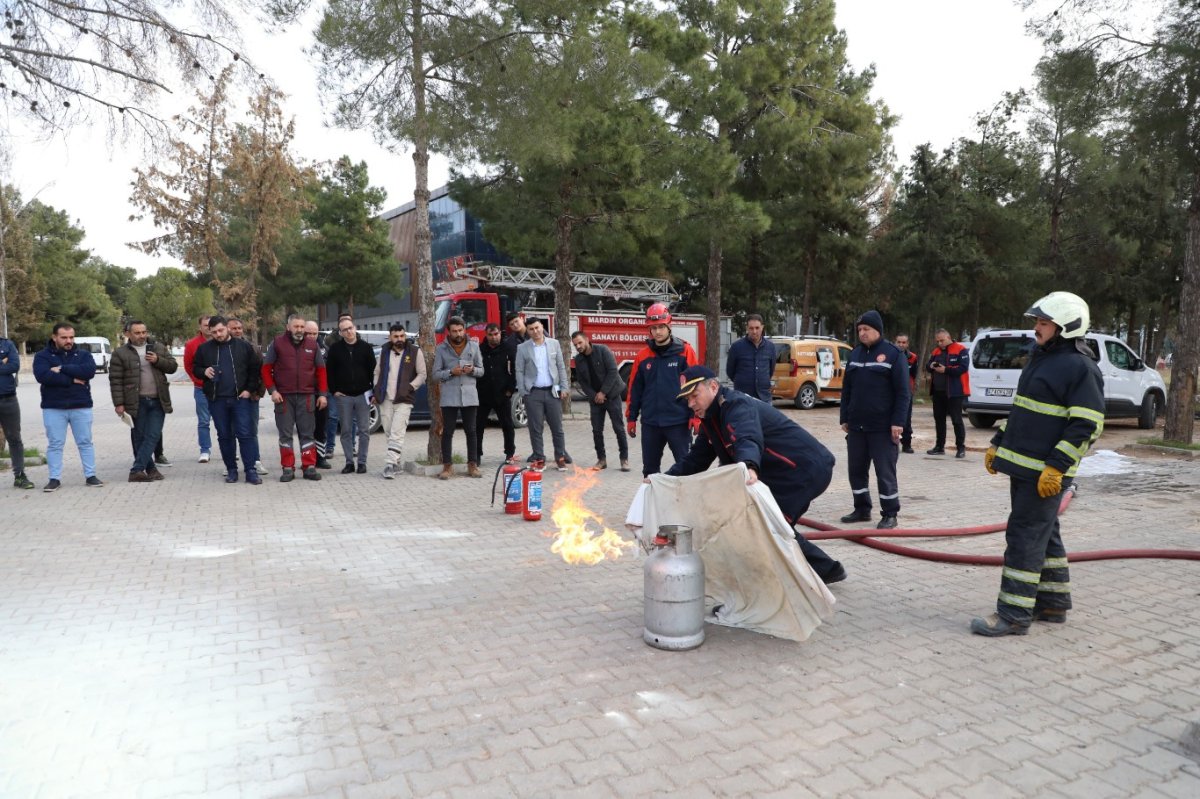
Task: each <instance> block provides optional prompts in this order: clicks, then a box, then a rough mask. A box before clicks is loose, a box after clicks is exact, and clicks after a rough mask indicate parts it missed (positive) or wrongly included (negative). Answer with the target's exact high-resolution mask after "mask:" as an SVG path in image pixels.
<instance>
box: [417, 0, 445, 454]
mask: <svg viewBox="0 0 1200 799" xmlns="http://www.w3.org/2000/svg"><path fill="white" fill-rule="evenodd" d="M424 13H425V12H424V7H423V4H422V2H421V0H413V4H412V83H413V118H414V120H415V124H414V129H415V130H414V134H413V166H414V167H415V179H416V187H415V188H414V190H413V201H414V202H415V203H416V206H417V207H416V211H417V229H416V233H415V239H416V247H417V263H416V267H417V313H418V314H419V316H418V318H419V319H420V323H419V329H420V333H419V336H420V344H421V352H422V353H423V354H424V355H425V369H426V374H428V375H430V378H429V380H428V381H427V382H426V385H427V386H428V395H427V396H428V397H429V416H430V421H429V438H428V440H427V442H426V445H425V456H426V459H427V460H428V461H429V462H430V463H440V462H441V459H442V407H441V396H442V392H441V386H439V385H438V383H437V381H436V380H434V379H433V377H432V375H433V350H434V347H435V346H436V344H437V342H436V341H435V339H434V330H433V322H434V312H435V309H434V307H433V251H432V249H431V244H432V242H433V234H432V233H431V232H430V230H429V119H428V117H427V116H426V110H425V52H424V47H425V32H424V25H425V18H424Z"/></svg>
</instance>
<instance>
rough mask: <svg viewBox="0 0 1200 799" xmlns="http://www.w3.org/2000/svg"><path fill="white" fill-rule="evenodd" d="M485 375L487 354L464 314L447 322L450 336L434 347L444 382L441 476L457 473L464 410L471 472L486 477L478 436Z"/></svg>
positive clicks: (438, 375)
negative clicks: (457, 440)
mask: <svg viewBox="0 0 1200 799" xmlns="http://www.w3.org/2000/svg"><path fill="white" fill-rule="evenodd" d="M481 377H483V355H482V354H481V353H480V351H479V342H477V341H475V340H474V339H473V338H471V337H470V336H468V335H467V323H466V322H464V321H463V319H462V317H460V316H452V317H450V319H449V320H448V321H447V322H446V338H445V339H444V340H443V341H442V343H441V344H438V345H437V349H435V350H434V351H433V379H434V380H436V381H438V382H439V383H441V384H442V396H441V401H440V402H439V404H440V405H441V408H442V471H441V473H440V474H438V479H439V480H449V479H450V478H451V477H452V476H453V475H454V428H455V427H457V426H458V417H459V414H462V420H463V430H464V432H466V434H467V474H468V475H469V476H471V477H483V472H481V471H479V439H478V438H477V437H476V436H475V423H476V421H477V420H476V418H475V417H476V412H477V411H478V410H479V388H478V386H476V385H475V383H476V381H477V380H478V379H479V378H481Z"/></svg>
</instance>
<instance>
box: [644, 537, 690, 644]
mask: <svg viewBox="0 0 1200 799" xmlns="http://www.w3.org/2000/svg"><path fill="white" fill-rule="evenodd" d="M654 545H655V549H654V551H653V552H652V553H650V556H649V557H647V558H646V563H645V565H644V566H643V567H642V574H643V576H644V578H645V606H644V613H643V618H644V624H645V629H644V630H643V632H642V640H644V641H645V642H646V643H647V644H649V645H650V646H653V647H657V648H658V649H673V650H681V649H695V648H696V647H698V646H700V644H702V643H704V561H703V560H701V559H700V554H699V553H698V552H694V551H693V550H692V528H691V527H687V526H685V525H682V524H666V525H663V526H661V527H659V528H658V537H657V538H655V539H654Z"/></svg>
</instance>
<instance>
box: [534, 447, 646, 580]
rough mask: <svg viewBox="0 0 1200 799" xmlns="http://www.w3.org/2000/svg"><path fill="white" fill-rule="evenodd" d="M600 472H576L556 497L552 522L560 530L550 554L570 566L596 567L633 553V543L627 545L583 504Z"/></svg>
mask: <svg viewBox="0 0 1200 799" xmlns="http://www.w3.org/2000/svg"><path fill="white" fill-rule="evenodd" d="M598 476H599V474H598V473H597V472H593V471H583V470H582V469H575V473H574V474H573V475H572V476H571V477H569V478H567V482H566V484H565V485H564V486H563V487H562V488H561V489H560V490H559V491H557V492H556V493H555V497H554V506H553V507H552V508H551V510H550V519H551V520H552V521H553V522H554V526H555V527H557V528H558V532H556V533H548V534H547V535H553V536H554V543H553V544H551V546H550V551H551V552H553V553H554V554H556V555H561V556H562V559H563V560H565V561H566V562H567V563H586V564H588V565H589V566H593V565H595V564H597V563H599V562H600V561H602V560H604V559H605V558H612V559H613V560H616V559H617V558H619V557H621V552H622V550H625V549H632V548H633V542H632V541H625V540H624V539H622V538H621V536H620V535H618V534H617V533H616V531H614V530H610V529H609V528H607V527H605V526H604V521H603V520H602V519H601V518H600V517H599V516H597V515H596V514H594V513H592V512H591V511H590V510H588V509H587V507H586V506H585V505H584V504H583V495H584V494H585V493H587V492H588V490H590V489H591V488H592V487H593V486H594V485H596V479H597V477H598Z"/></svg>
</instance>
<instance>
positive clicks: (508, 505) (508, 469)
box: [503, 463, 525, 514]
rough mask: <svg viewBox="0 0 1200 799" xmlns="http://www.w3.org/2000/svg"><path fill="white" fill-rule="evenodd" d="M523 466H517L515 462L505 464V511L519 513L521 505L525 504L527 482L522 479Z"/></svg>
mask: <svg viewBox="0 0 1200 799" xmlns="http://www.w3.org/2000/svg"><path fill="white" fill-rule="evenodd" d="M523 470H524V467H523V466H517V465H516V464H515V463H507V464H505V465H504V472H503V475H504V477H503V479H504V512H505V513H512V514H517V513H520V512H521V506H522V505H524V504H525V492H524V490H523V489H524V486H525V483H524V481H523V480H521V472H522V471H523Z"/></svg>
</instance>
